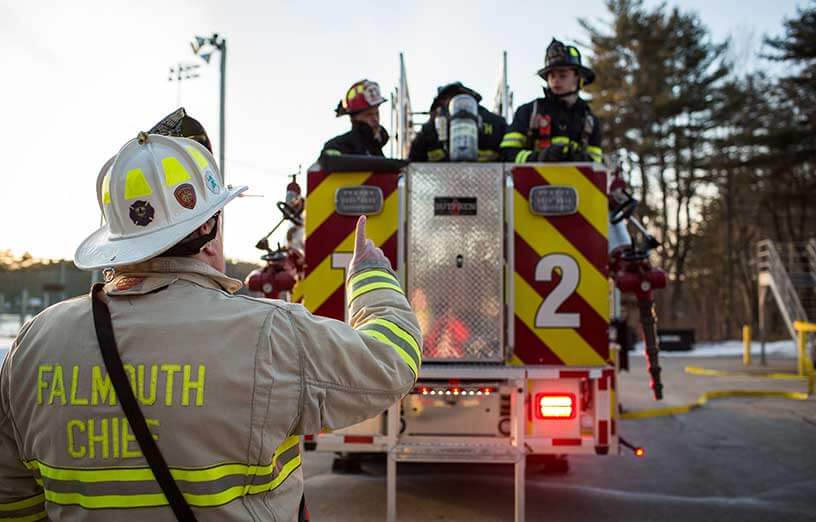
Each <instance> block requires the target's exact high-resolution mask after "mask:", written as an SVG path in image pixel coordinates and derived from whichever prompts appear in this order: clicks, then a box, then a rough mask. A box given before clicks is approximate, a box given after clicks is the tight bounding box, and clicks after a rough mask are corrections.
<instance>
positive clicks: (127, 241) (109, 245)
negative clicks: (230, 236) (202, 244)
mask: <svg viewBox="0 0 816 522" xmlns="http://www.w3.org/2000/svg"><path fill="white" fill-rule="evenodd" d="M247 188H248V187H247V186H240V187H233V188H227V189H226V190H225V191H224V196H223V197H222V198H221V199H220V200H218V201H217V202H216V203H215V204H214V205H210V206H208V207H207V208H206V209H203V210H202V211H201V212H199V213H198V214H196V215H195V216H192V217H190V218H189V219H186V220H184V221H182V222H181V223H176V224H174V225H170V226H168V227H165V228H163V229H161V230H157V231H154V232H145V233H144V234H142V235H139V236H135V237H128V238H116V237H113V235H112V234H111V232H110V227H109V225H108V223H105V224H104V225H103V226H102V227H100V228H99V229H98V230H96V231H95V232H94V233H93V234H91V235H90V236H88V237H87V238H85V240H84V241H82V243H81V244H80V245H79V247H78V248H77V250H76V252H75V253H74V264H75V265H76V267H77V268H79V269H80V270H98V269H101V268H108V267H116V266H122V265H132V264H136V263H140V262H142V261H146V260H148V259H150V258H152V257H155V256H157V255H158V254H161V253H162V252H164V251H165V250H167V249H169V248H170V247H172V246H173V245H175V244H176V243H178V242H179V241H181V240H182V239H184V238H185V237H186V236H187V235H188V234H190V233H191V232H193V231H194V230H195V229H196V228H198V227H200V226H201V225H203V224H204V223H206V222H207V220H208V219H210V218H211V217H212V216H213V215H214V214H215V213H216V212H218V211H219V210H221V209H222V208H224V206H225V205H226V204H227V203H229V202H230V201H232V200H233V199H235V198H237V197H238V196H239V195H240V194H241V193H242V192H244V191H245V190H247Z"/></svg>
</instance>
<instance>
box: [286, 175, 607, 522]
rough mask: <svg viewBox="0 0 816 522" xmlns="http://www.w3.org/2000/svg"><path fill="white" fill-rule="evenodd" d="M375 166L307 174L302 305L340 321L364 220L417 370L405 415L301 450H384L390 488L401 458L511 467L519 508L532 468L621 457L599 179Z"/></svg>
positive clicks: (309, 440)
mask: <svg viewBox="0 0 816 522" xmlns="http://www.w3.org/2000/svg"><path fill="white" fill-rule="evenodd" d="M373 165H375V166H376V165H377V163H376V162H375V163H374V164H373ZM383 165H387V163H386V164H383ZM377 170H382V169H378V168H375V169H367V170H364V169H361V168H359V166H358V167H357V168H354V169H353V171H347V170H341V169H338V168H335V169H327V168H325V167H322V168H313V169H312V170H311V171H310V172H309V174H308V180H307V194H306V220H305V232H306V265H307V267H306V274H305V278H304V280H303V281H302V282H301V283H300V285H299V286H298V287H297V288H296V290H295V295H294V297H295V299H302V301H303V303H304V304H305V306H306V307H307V308H308V309H309V310H311V311H312V312H313V313H315V314H319V315H325V316H329V317H334V318H337V319H339V320H343V319H345V317H344V314H345V310H346V306H345V304H346V295H345V290H344V288H345V287H344V284H343V283H344V277H345V269H346V266H347V264H348V262H349V260H350V258H351V254H352V249H353V238H354V225H355V222H356V219H357V216H359V215H362V214H365V215H367V216H368V222H367V223H368V224H367V232H368V234H369V237H370V238H371V239H372V240H373V241H374V242H375V243H376V244H377V245H378V246H379V247H380V248H382V250H383V252H384V253H385V254H386V256H388V258H389V259H390V260H391V263H392V265H393V266H394V268H395V269H396V271H397V273H398V274H399V277H400V279H401V281H402V284H403V286H404V288H405V290H406V295H407V296H408V298H409V300H410V301H411V304H412V306H413V308H414V310H415V311H416V314H417V317H418V319H419V322H420V325H421V328H422V334H423V337H424V348H423V351H424V353H423V365H422V368H421V370H420V374H419V380H418V382H417V385H416V387H415V388H414V390H413V391H412V392H411V393H410V394H409V395H408V396H406V397H405V398H404V399H403V400H402V401H401V404H398V405H396V406H395V407H393V408H391V409H390V410H389V411H388V412H383V414H382V415H380V416H378V417H375V418H373V419H369V420H367V421H365V422H362V423H360V424H358V425H356V426H352V427H350V428H347V429H343V430H338V431H335V432H331V433H319V434H314V435H312V436H308V437H306V447H307V449H314V450H317V451H330V452H337V453H339V454H341V455H346V456H348V455H354V454H372V453H381V454H386V455H387V457H388V463H389V492H390V491H391V490H392V489H393V488H394V487H395V486H393V484H392V483H393V481H394V480H395V479H396V463H397V462H403V461H414V462H490V463H494V462H495V463H512V464H514V465H515V466H516V480H517V484H516V490H517V492H516V495H517V499H516V501H517V502H516V503H517V506H516V507H517V512H518V509H519V503H521V504H522V506H523V481H524V466H525V463H526V462H527V461H528V460H535V459H536V458H541V457H537V456H547V455H549V456H562V455H574V454H585V455H607V454H610V453H611V454H616V453H618V445H619V438H618V434H617V426H616V417H617V409H618V408H617V399H616V395H615V386H616V377H617V375H616V368H615V357H614V354H613V352H612V351H611V350H610V344H609V336H608V329H609V315H610V284H609V280H608V266H609V252H608V234H609V232H608V230H609V225H608V223H609V221H608V198H607V174H606V172H605V170H604V168H603V167H602V166H600V165H598V164H594V165H593V164H529V165H524V166H514V165H510V164H501V163H491V164H477V163H446V164H429V163H422V164H417V163H415V164H410V165H407V166H404V167H403V168H400V169H394V168H390V169H385V170H386V171H384V172H383V171H377ZM392 477H393V480H392ZM519 489H521V492H519ZM519 495H520V497H519ZM390 497H391V496H390V495H389V503H393V499H392V498H390Z"/></svg>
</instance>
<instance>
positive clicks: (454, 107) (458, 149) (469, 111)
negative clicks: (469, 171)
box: [448, 94, 479, 161]
mask: <svg viewBox="0 0 816 522" xmlns="http://www.w3.org/2000/svg"><path fill="white" fill-rule="evenodd" d="M448 114H450V129H449V132H448V138H449V140H450V145H449V146H450V150H449V156H450V160H451V161H477V160H478V159H479V104H478V102H476V99H475V98H474V97H473V96H471V95H469V94H459V95H457V96H454V97H453V98H451V100H450V103H449V104H448Z"/></svg>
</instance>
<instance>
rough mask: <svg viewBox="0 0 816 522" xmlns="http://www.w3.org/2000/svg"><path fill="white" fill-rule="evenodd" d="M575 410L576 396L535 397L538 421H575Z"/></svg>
mask: <svg viewBox="0 0 816 522" xmlns="http://www.w3.org/2000/svg"><path fill="white" fill-rule="evenodd" d="M575 410H576V408H575V395H573V394H571V393H558V394H555V393H539V394H537V395H536V397H535V415H536V418H538V419H547V420H553V419H574V418H575Z"/></svg>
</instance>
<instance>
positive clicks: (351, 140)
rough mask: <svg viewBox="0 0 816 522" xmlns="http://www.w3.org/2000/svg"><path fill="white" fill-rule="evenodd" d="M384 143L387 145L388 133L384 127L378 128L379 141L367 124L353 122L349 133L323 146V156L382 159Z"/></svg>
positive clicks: (336, 137)
mask: <svg viewBox="0 0 816 522" xmlns="http://www.w3.org/2000/svg"><path fill="white" fill-rule="evenodd" d="M386 143H388V132H386V130H385V128H384V127H382V126H380V139H379V140H378V139H377V138H376V136H375V135H374V130H373V129H372V128H371V127H370V126H369V125H368V124H367V123H362V122H359V121H353V122H351V130H350V131H348V132H347V133H345V134H340V135H339V136H335V137H334V138H332V139H330V140H329V141H327V142H326V143H325V144H324V145H323V154H328V155H331V156H340V155H343V154H357V155H362V156H378V157H383V156H384V154H383V151H382V149H383V147H385V144H386Z"/></svg>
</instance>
